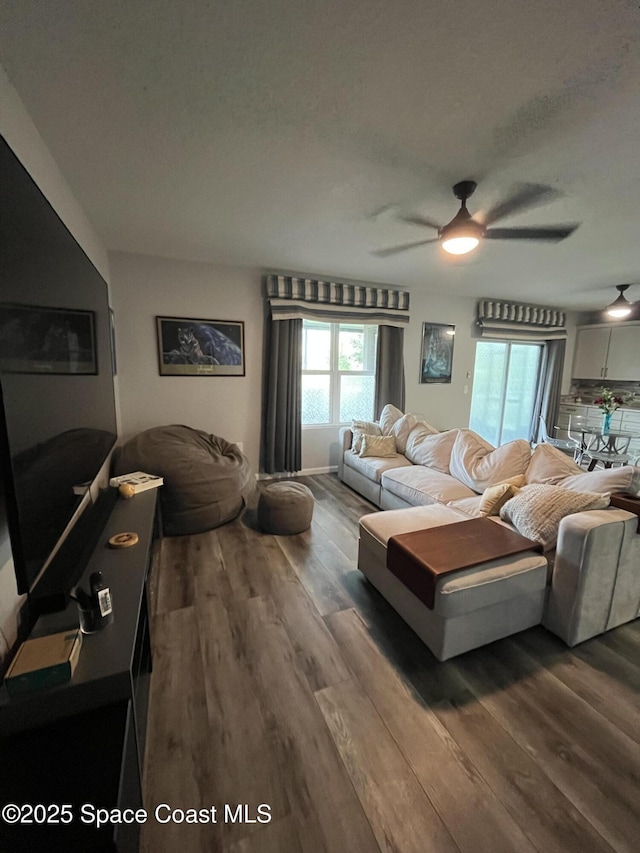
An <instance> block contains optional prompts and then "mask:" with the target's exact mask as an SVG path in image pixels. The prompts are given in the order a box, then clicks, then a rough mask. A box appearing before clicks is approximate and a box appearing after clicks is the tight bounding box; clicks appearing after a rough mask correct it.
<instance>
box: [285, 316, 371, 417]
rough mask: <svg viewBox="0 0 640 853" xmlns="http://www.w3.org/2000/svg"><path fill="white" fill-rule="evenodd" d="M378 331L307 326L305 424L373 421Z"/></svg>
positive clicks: (304, 345)
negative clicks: (356, 420)
mask: <svg viewBox="0 0 640 853" xmlns="http://www.w3.org/2000/svg"><path fill="white" fill-rule="evenodd" d="M377 337H378V327H377V326H370V325H368V324H363V323H319V322H316V321H315V320H303V321H302V424H303V426H309V425H311V424H313V425H319V424H341V423H348V422H349V421H350V420H351V419H352V418H358V419H360V420H367V421H370V420H373V398H374V395H375V373H376V371H375V367H376V341H377Z"/></svg>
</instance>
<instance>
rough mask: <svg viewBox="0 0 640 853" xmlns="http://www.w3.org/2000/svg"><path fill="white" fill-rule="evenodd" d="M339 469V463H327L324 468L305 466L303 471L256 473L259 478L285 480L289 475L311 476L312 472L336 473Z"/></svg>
mask: <svg viewBox="0 0 640 853" xmlns="http://www.w3.org/2000/svg"><path fill="white" fill-rule="evenodd" d="M337 470H338V466H337V465H327V466H325V467H323V468H303V469H302V471H296V472H295V474H284V473H283V474H256V479H257V480H284V479H288V478H289V477H309V476H311V475H312V474H335V472H336V471H337Z"/></svg>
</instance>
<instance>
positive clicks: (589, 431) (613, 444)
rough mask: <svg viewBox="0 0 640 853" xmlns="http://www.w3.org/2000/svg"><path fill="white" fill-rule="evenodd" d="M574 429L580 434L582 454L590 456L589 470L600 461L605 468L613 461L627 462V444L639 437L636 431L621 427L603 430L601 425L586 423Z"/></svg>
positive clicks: (613, 462)
mask: <svg viewBox="0 0 640 853" xmlns="http://www.w3.org/2000/svg"><path fill="white" fill-rule="evenodd" d="M574 428H575V427H574ZM575 429H576V432H580V433H581V434H582V455H583V456H588V457H590V462H589V465H588V470H589V471H592V470H593V469H594V468H595V466H596V464H597V463H598V462H602V463H603V465H604V467H605V468H610V467H611V466H612V465H613V464H615V463H622V464H624V463H626V462H628V461H629V456H628V454H627V450H628V449H629V444H630V443H631V441H632V439H634V438H638V437H639V434H638V433H637V432H631V431H629V430H623V429H610V430H608V431H607V432H605V431H604V430H603V429H602V427H598V426H589V425H588V424H584V425H581V426H579V427H577V428H575Z"/></svg>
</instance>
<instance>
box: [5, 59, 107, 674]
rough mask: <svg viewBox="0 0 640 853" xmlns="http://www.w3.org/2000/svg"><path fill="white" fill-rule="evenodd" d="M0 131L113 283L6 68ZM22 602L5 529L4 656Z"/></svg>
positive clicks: (98, 246)
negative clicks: (17, 588)
mask: <svg viewBox="0 0 640 853" xmlns="http://www.w3.org/2000/svg"><path fill="white" fill-rule="evenodd" d="M0 133H1V134H2V136H4V138H5V140H6V141H7V142H8V144H9V145H10V146H11V148H12V150H13V152H14V153H15V154H16V156H17V157H18V158H19V159H20V161H21V162H22V164H23V165H24V167H25V168H26V169H27V171H28V172H29V174H30V175H31V177H32V178H33V179H34V181H35V182H36V183H37V184H38V186H39V187H40V189H41V190H42V192H43V193H44V195H45V196H46V197H47V199H48V200H49V202H50V203H51V205H52V206H53V207H54V209H55V210H56V212H57V213H58V215H59V216H60V218H61V219H62V221H63V222H64V223H65V225H66V226H67V228H68V229H69V231H71V233H72V234H73V236H74V237H75V239H76V240H77V241H78V243H79V244H80V246H82V248H83V249H84V251H85V252H86V253H87V255H88V257H89V258H90V259H91V261H92V262H93V264H94V265H95V267H96V268H97V269H98V270H99V272H100V274H101V275H102V276H103V278H104V279H105V280H106V281H107V283H108V281H109V263H108V257H107V251H106V249H105V247H104V246H103V244H102V242H101V240H100V238H99V237H98V235H97V234H96V232H95V231H94V229H93V227H92V226H91V223H90V222H89V220H88V219H87V217H86V215H85V213H84V211H83V210H82V207H81V206H80V204H79V203H78V201H77V199H76V198H75V197H74V195H73V193H72V191H71V189H70V187H69V185H68V184H67V182H66V180H65V178H64V176H63V175H62V173H61V172H60V170H59V169H58V167H57V166H56V163H55V161H54V159H53V157H52V156H51V152H50V151H49V149H48V148H47V146H46V145H45V143H44V140H43V139H42V137H41V136H40V134H39V133H38V129H37V128H36V126H35V125H34V123H33V122H32V120H31V118H30V117H29V114H28V113H27V111H26V109H25V108H24V105H23V103H22V101H21V100H20V97H19V96H18V93H17V92H16V90H15V89H14V88H13V86H12V85H11V83H10V82H9V79H8V77H7V75H6V73H5V71H4V69H3V68H1V67H0ZM23 600H24V596H19V595H18V593H17V591H16V584H15V577H14V574H13V560H12V557H11V548H10V544H9V541H8V532H7V530H6V529H0V631H1V633H0V660H2V658H3V657H4V655H5V654H6V652H7V650H8V649H9V648H10V647H11V646H12V645H13V643H14V642H15V638H16V631H17V616H18V612H19V609H20V607H21V606H22V602H23Z"/></svg>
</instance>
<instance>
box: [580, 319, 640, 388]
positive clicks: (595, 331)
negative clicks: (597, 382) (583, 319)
mask: <svg viewBox="0 0 640 853" xmlns="http://www.w3.org/2000/svg"><path fill="white" fill-rule="evenodd" d="M572 375H573V378H574V379H607V380H610V381H611V380H620V381H632V382H633V381H638V380H640V323H625V324H624V325H616V326H611V325H595V326H582V327H580V328H579V329H578V334H577V338H576V349H575V354H574V359H573V374H572Z"/></svg>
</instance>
